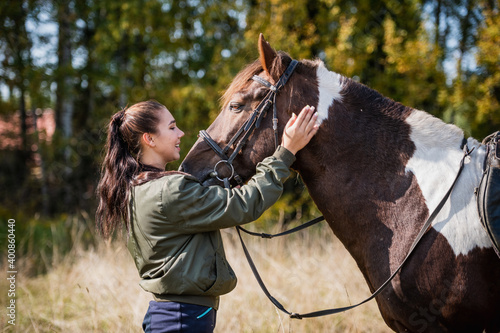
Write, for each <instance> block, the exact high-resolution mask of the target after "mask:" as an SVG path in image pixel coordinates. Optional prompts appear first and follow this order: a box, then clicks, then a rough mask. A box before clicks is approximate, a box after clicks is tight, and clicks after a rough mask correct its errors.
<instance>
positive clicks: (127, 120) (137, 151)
mask: <svg viewBox="0 0 500 333" xmlns="http://www.w3.org/2000/svg"><path fill="white" fill-rule="evenodd" d="M163 109H166V107H165V106H164V105H162V104H160V103H158V102H157V101H154V100H150V101H145V102H139V103H137V104H134V105H132V106H130V107H128V108H125V109H123V110H121V111H119V112H117V113H115V114H114V115H113V116H112V117H111V121H110V122H109V124H108V138H107V141H106V147H105V150H106V155H105V157H104V162H103V164H102V168H101V179H100V181H99V185H98V187H97V195H98V197H99V206H98V208H97V212H96V225H97V229H98V230H99V232H100V233H101V234H102V235H103V236H104V237H105V238H108V237H109V236H110V235H111V234H112V233H113V232H114V231H115V230H116V228H117V227H118V226H120V225H121V224H123V223H124V224H125V227H126V228H127V230H128V223H127V221H128V209H127V208H128V199H129V191H130V188H131V186H132V185H135V184H134V183H133V181H134V179H135V178H136V177H137V175H139V173H141V172H142V171H147V174H148V177H141V178H142V180H143V182H144V181H147V180H150V179H151V178H157V176H155V175H157V174H161V173H162V172H163V170H160V169H157V168H154V167H151V166H147V165H143V164H141V163H140V162H139V158H140V155H141V144H140V141H141V136H142V135H143V134H144V133H153V134H155V133H157V126H158V123H159V122H160V113H161V111H162V110H163Z"/></svg>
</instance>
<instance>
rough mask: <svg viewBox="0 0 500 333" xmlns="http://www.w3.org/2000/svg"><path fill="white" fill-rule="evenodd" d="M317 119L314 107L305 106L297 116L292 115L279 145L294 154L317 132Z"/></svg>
mask: <svg viewBox="0 0 500 333" xmlns="http://www.w3.org/2000/svg"><path fill="white" fill-rule="evenodd" d="M317 119H318V113H317V112H314V107H313V106H309V105H308V106H305V107H304V108H303V109H302V111H300V113H299V115H298V116H297V115H296V114H295V113H294V114H292V117H291V118H290V120H288V123H287V124H286V126H285V132H284V133H283V139H282V143H281V145H282V146H283V147H285V148H286V149H288V150H289V151H290V152H292V153H293V154H296V153H297V152H298V151H299V150H301V149H302V148H304V147H305V146H306V145H307V144H308V143H309V141H310V140H311V139H312V137H313V136H314V134H316V132H318V128H319V125H318V124H317V123H316V120H317Z"/></svg>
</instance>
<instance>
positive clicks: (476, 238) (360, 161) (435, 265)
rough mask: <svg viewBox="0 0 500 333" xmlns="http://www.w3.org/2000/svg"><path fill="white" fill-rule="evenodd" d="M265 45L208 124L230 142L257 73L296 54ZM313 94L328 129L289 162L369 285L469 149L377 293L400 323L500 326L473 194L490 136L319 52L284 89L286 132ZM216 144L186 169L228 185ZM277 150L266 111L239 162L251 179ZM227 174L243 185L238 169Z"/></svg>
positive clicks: (268, 74)
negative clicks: (366, 80) (380, 88)
mask: <svg viewBox="0 0 500 333" xmlns="http://www.w3.org/2000/svg"><path fill="white" fill-rule="evenodd" d="M258 50H259V58H258V59H257V60H255V61H254V62H253V63H250V64H248V65H247V66H246V67H245V68H244V69H242V70H241V71H240V72H239V73H238V74H237V75H236V77H235V78H234V80H233V81H232V83H231V84H230V85H229V87H228V89H227V90H226V91H225V93H224V95H223V98H222V105H223V106H222V110H221V111H220V113H219V115H218V116H217V118H216V119H215V120H214V122H213V123H212V124H211V125H210V126H209V127H208V129H207V131H206V132H207V133H209V135H210V136H211V138H212V139H213V141H214V142H215V143H217V144H218V145H219V146H225V145H228V144H229V145H228V148H227V150H226V151H227V152H230V151H231V150H232V149H235V148H234V146H235V145H236V143H235V142H231V138H232V137H233V136H235V135H236V134H238V129H239V128H241V127H242V126H243V127H244V124H246V123H245V122H247V121H248V119H249V117H251V113H252V111H253V110H254V109H255V108H256V107H257V106H258V105H259V103H260V101H261V100H262V99H263V98H264V97H265V96H266V94H268V93H269V91H270V87H268V86H266V85H264V84H263V83H262V82H259V81H263V80H256V79H255V78H254V75H257V76H259V77H260V78H261V79H264V80H265V81H268V82H269V83H271V84H272V85H274V84H276V82H278V80H279V78H280V76H281V75H282V74H283V72H284V71H285V69H286V68H287V67H288V65H289V64H290V63H291V62H292V58H291V57H290V56H289V55H288V54H287V53H286V52H283V51H279V52H277V51H275V50H274V49H273V48H272V47H271V46H270V44H269V43H268V42H267V41H266V40H265V39H264V37H263V36H262V34H261V35H260V36H259V42H258ZM252 78H254V79H252ZM305 105H310V106H314V107H315V108H316V110H317V112H318V123H319V124H320V129H319V131H318V133H317V134H316V135H315V137H314V138H313V139H312V140H311V141H310V143H309V144H308V145H307V146H306V147H305V148H303V149H302V150H301V151H299V152H298V153H297V155H296V157H297V159H296V161H295V162H294V164H293V165H292V168H293V169H294V170H296V171H297V172H298V173H299V174H300V176H301V178H302V179H303V182H304V184H305V185H306V187H307V189H308V191H309V194H310V196H311V198H312V199H313V201H314V203H315V204H316V205H317V207H318V209H319V210H320V211H321V212H322V214H323V215H324V217H325V219H326V221H327V223H328V225H329V227H330V228H331V229H332V231H333V233H334V234H335V235H336V237H337V238H338V239H339V240H340V241H341V242H342V243H343V245H344V246H345V248H346V249H347V250H348V251H349V253H350V255H352V257H353V258H354V260H355V261H356V263H357V266H358V267H359V269H360V270H361V272H362V274H363V276H364V278H365V280H366V283H367V284H368V287H369V289H370V290H371V291H372V292H373V291H375V290H376V289H377V288H378V287H379V286H380V285H381V284H383V283H384V282H385V281H386V279H387V278H388V277H389V276H390V275H391V273H392V272H394V270H395V269H396V268H397V267H398V265H399V264H400V263H401V261H402V260H403V259H404V258H405V256H406V254H407V253H408V251H409V248H410V246H411V244H412V242H413V240H414V238H415V237H416V235H417V233H418V232H419V230H420V228H421V227H422V225H423V224H424V222H425V221H426V219H427V218H428V217H429V215H430V214H431V213H432V212H433V211H434V209H435V208H436V206H437V205H438V204H439V202H440V201H441V199H442V197H443V196H444V195H445V193H446V192H447V190H448V189H449V188H450V185H451V184H452V183H453V181H454V179H455V177H456V174H457V172H458V170H459V164H460V161H461V158H462V156H463V149H462V146H463V145H464V144H465V143H466V145H467V147H468V149H469V151H470V150H472V149H473V151H472V153H470V155H469V156H468V157H467V158H466V159H465V162H464V166H463V171H462V174H461V175H460V177H459V178H458V180H457V182H456V185H455V187H454V188H453V191H452V192H451V195H450V197H449V199H448V200H447V201H446V202H445V204H444V206H442V209H441V210H440V211H439V213H438V215H437V216H436V218H435V219H434V221H433V222H432V225H431V227H430V228H429V229H428V231H427V233H426V234H425V235H424V236H423V237H422V239H421V241H420V243H419V244H418V246H417V247H416V248H415V249H414V251H413V253H412V256H411V257H410V259H409V260H408V261H407V262H406V264H405V265H404V267H403V269H402V270H401V271H400V273H399V274H398V275H396V277H395V278H394V279H393V280H392V281H391V282H390V284H389V285H388V286H387V288H385V289H384V290H383V291H382V293H381V294H379V295H378V296H377V297H376V302H377V305H378V308H379V310H380V313H381V315H382V317H383V319H384V321H385V323H386V324H387V325H388V326H389V327H390V328H391V329H392V330H394V331H396V332H469V333H470V332H483V331H484V332H500V283H499V281H500V262H499V258H498V257H497V256H496V254H495V252H494V250H493V246H492V243H491V241H490V239H489V238H488V236H487V233H486V231H485V230H484V228H483V227H482V225H481V224H480V219H479V215H478V211H477V207H476V197H475V194H474V190H475V188H476V187H477V186H478V184H479V182H480V179H481V174H482V163H483V161H484V158H485V149H484V146H482V145H481V144H480V143H479V142H478V141H477V140H475V139H474V138H467V139H466V138H465V137H464V133H463V131H462V130H461V129H459V128H458V127H457V126H455V125H453V124H446V123H445V122H443V121H442V120H440V119H439V118H436V117H434V116H432V115H430V114H429V113H427V112H425V111H422V110H417V109H414V108H411V107H408V106H404V105H402V104H400V103H398V102H396V101H394V100H392V99H390V98H387V97H384V96H383V95H381V94H380V93H379V92H377V91H375V90H373V89H371V88H369V87H367V86H365V85H363V84H362V83H359V82H356V81H355V80H352V79H350V78H348V77H345V76H343V75H341V74H338V73H335V72H332V71H330V70H328V69H327V68H326V66H325V65H324V63H323V61H321V60H319V59H316V60H301V61H299V62H298V64H297V66H296V68H295V71H294V72H293V74H292V75H291V76H290V78H289V80H288V82H287V83H286V85H284V86H283V87H282V89H281V91H280V92H279V93H278V94H276V97H275V99H274V105H273V107H275V108H276V110H275V111H276V118H277V120H278V124H277V127H276V130H277V132H278V133H283V129H284V126H285V124H286V123H287V121H288V119H289V118H290V117H291V115H292V113H296V114H298V112H300V110H301V109H302V107H304V106H305ZM247 123H248V122H247ZM212 149H213V148H212V147H210V145H208V144H207V141H206V140H204V139H203V138H199V139H198V141H197V142H196V143H195V144H194V146H193V147H192V148H191V150H190V151H189V152H188V154H187V155H186V157H185V159H184V160H183V162H182V164H181V166H180V170H182V171H184V172H187V173H189V174H192V175H194V176H196V177H197V178H198V179H199V180H200V182H202V183H203V184H205V185H207V186H209V185H221V180H222V179H221V177H225V178H226V179H229V178H230V175H229V173H230V171H231V170H229V169H230V168H229V167H228V166H226V167H225V168H224V167H221V166H219V167H218V168H217V167H216V169H217V170H216V172H215V173H216V177H214V165H216V164H217V163H218V162H220V160H221V157H220V156H218V155H217V154H215V153H214V151H213V150H212ZM274 149H275V144H274V140H273V124H272V119H271V116H266V117H264V118H263V119H262V120H261V123H260V126H259V128H258V129H256V130H255V131H254V132H253V133H252V134H251V135H250V136H249V137H248V140H247V141H246V144H245V145H244V147H242V148H241V147H240V149H239V151H237V154H235V155H236V156H235V157H234V160H233V161H232V166H231V167H232V168H234V170H236V172H237V173H238V175H239V176H240V177H241V180H242V181H243V182H244V181H246V180H248V179H249V178H250V177H251V176H252V175H253V174H254V173H255V167H256V165H257V163H258V162H259V161H261V160H262V159H264V158H265V157H267V156H270V155H272V153H273V151H274ZM226 169H228V170H226ZM234 170H233V171H234ZM217 173H218V174H219V175H220V177H219V176H217ZM224 173H225V174H226V175H224ZM221 174H222V175H221ZM231 183H232V185H236V184H235V183H234V178H233V179H231Z"/></svg>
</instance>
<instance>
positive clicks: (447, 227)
mask: <svg viewBox="0 0 500 333" xmlns="http://www.w3.org/2000/svg"><path fill="white" fill-rule="evenodd" d="M406 122H407V123H408V124H409V125H410V126H411V133H410V138H411V140H412V141H413V143H414V144H415V148H416V149H415V152H414V153H413V156H412V157H411V158H410V160H409V161H408V163H407V165H406V172H407V173H408V172H412V173H413V174H414V175H415V177H416V179H417V182H418V185H419V187H420V190H421V191H422V194H423V196H424V198H425V203H426V205H427V208H428V211H429V214H432V212H433V211H434V209H435V208H436V206H437V205H438V204H439V202H440V201H441V199H442V198H443V197H444V195H445V194H446V192H447V191H448V189H449V188H450V186H451V184H452V183H453V181H454V180H455V177H456V175H457V173H458V170H459V167H460V160H461V159H462V156H463V151H461V150H460V149H459V147H460V145H461V143H462V139H463V132H462V131H461V130H460V129H459V128H458V127H456V126H454V125H450V124H445V123H444V122H443V121H441V120H440V119H438V118H436V117H433V116H431V115H430V114H428V113H425V112H423V111H419V110H414V111H413V112H412V114H411V115H410V116H409V117H408V118H407V119H406ZM479 146H480V145H479V143H478V142H477V141H476V140H474V139H472V138H471V139H469V140H468V147H469V149H471V148H472V147H476V148H475V150H474V152H473V153H472V155H471V156H470V159H469V158H466V161H465V163H466V164H465V167H464V170H463V171H462V174H461V175H460V178H459V179H458V181H457V184H456V185H455V188H454V189H453V191H452V193H451V195H450V198H449V199H448V200H447V202H446V203H445V205H444V206H443V208H442V209H441V212H440V213H439V214H438V215H437V217H436V219H435V220H434V222H433V223H432V227H433V228H434V229H435V230H436V231H437V232H439V233H441V234H442V235H443V236H444V237H445V238H446V239H447V241H448V243H449V244H450V246H451V248H452V249H453V251H454V253H455V255H456V256H458V255H459V254H462V255H466V254H467V253H469V251H471V250H472V249H474V248H476V247H479V248H488V247H492V246H491V242H490V240H489V239H488V236H487V234H486V232H485V231H484V229H483V227H482V225H481V222H480V220H479V214H478V212H477V207H476V197H475V195H474V188H475V187H476V186H478V185H479V181H480V177H481V173H482V161H483V160H484V156H485V151H484V147H479Z"/></svg>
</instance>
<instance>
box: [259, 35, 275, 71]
mask: <svg viewBox="0 0 500 333" xmlns="http://www.w3.org/2000/svg"><path fill="white" fill-rule="evenodd" d="M274 58H276V51H274V49H273V48H272V47H271V45H269V43H268V42H267V41H266V40H265V39H264V35H263V34H260V35H259V60H260V63H261V65H262V68H264V70H265V71H266V72H267V73H268V74H269V73H271V66H272V63H273V60H274Z"/></svg>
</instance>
